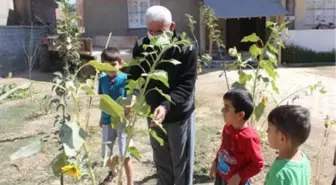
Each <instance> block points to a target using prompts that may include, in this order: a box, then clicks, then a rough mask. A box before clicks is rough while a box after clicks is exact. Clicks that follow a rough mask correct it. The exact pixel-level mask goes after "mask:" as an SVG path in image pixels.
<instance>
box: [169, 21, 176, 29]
mask: <svg viewBox="0 0 336 185" xmlns="http://www.w3.org/2000/svg"><path fill="white" fill-rule="evenodd" d="M175 27H176V24H175V22H174V21H173V22H172V23H171V24H170V27H169V31H174V30H175Z"/></svg>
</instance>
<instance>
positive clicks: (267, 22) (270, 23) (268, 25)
mask: <svg viewBox="0 0 336 185" xmlns="http://www.w3.org/2000/svg"><path fill="white" fill-rule="evenodd" d="M274 24H275V23H274V22H272V21H266V28H268V27H271V26H273V25H274Z"/></svg>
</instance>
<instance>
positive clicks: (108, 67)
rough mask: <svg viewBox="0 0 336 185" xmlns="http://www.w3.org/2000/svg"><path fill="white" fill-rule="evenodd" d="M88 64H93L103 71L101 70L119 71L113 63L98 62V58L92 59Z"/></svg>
mask: <svg viewBox="0 0 336 185" xmlns="http://www.w3.org/2000/svg"><path fill="white" fill-rule="evenodd" d="M88 64H89V65H91V66H92V67H94V68H96V69H97V70H98V71H101V72H117V71H118V70H117V69H116V68H115V67H113V66H112V65H111V64H109V63H101V62H98V61H97V60H91V61H89V63H88Z"/></svg>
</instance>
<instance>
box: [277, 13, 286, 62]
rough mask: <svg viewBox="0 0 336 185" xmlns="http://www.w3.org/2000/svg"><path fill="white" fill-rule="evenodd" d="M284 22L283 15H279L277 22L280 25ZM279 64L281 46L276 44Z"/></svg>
mask: <svg viewBox="0 0 336 185" xmlns="http://www.w3.org/2000/svg"><path fill="white" fill-rule="evenodd" d="M283 23H285V15H284V14H281V15H279V19H278V24H279V25H281V24H283ZM280 65H281V46H278V66H280Z"/></svg>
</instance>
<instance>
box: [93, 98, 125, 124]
mask: <svg viewBox="0 0 336 185" xmlns="http://www.w3.org/2000/svg"><path fill="white" fill-rule="evenodd" d="M99 108H100V110H102V111H103V112H105V113H106V114H108V115H110V116H112V117H113V119H118V120H122V119H123V118H124V117H125V111H124V108H123V107H122V106H121V105H119V104H118V103H117V102H115V101H114V100H113V99H112V98H111V97H110V96H108V95H106V94H103V95H100V104H99Z"/></svg>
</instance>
